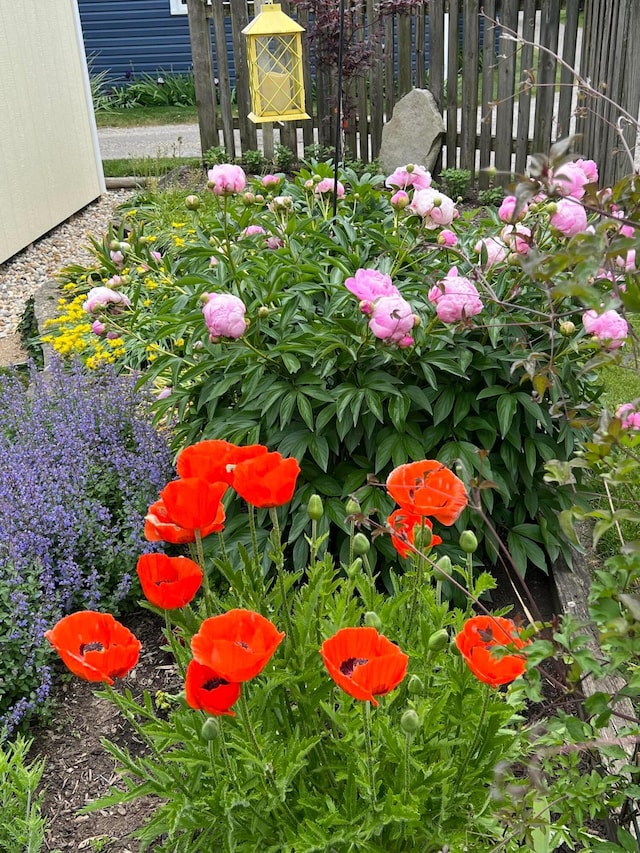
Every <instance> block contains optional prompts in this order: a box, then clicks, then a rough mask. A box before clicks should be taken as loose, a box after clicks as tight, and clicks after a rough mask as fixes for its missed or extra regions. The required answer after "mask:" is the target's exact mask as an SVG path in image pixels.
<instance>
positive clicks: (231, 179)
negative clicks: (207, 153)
mask: <svg viewBox="0 0 640 853" xmlns="http://www.w3.org/2000/svg"><path fill="white" fill-rule="evenodd" d="M208 178H209V183H208V187H209V189H211V190H213V192H214V193H215V194H216V195H226V194H227V193H241V192H242V190H243V189H244V188H245V186H246V185H247V176H246V175H245V173H244V170H243V169H242V168H241V167H240V166H234V165H233V164H232V163H220V164H219V165H218V166H214V167H213V169H209V172H208Z"/></svg>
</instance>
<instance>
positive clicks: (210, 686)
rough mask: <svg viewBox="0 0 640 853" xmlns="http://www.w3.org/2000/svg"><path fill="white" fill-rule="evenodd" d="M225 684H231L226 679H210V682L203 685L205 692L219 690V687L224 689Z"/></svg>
mask: <svg viewBox="0 0 640 853" xmlns="http://www.w3.org/2000/svg"><path fill="white" fill-rule="evenodd" d="M225 684H229V682H228V681H225V680H224V678H210V679H209V681H205V683H204V684H203V685H202V689H203V690H217V689H218V687H222V686H223V685H225Z"/></svg>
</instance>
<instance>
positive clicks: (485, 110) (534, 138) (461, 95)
mask: <svg viewBox="0 0 640 853" xmlns="http://www.w3.org/2000/svg"><path fill="white" fill-rule="evenodd" d="M280 2H281V5H282V8H283V11H285V12H286V13H287V14H289V15H291V17H293V18H295V19H296V20H298V21H299V23H300V24H301V25H302V26H304V27H305V28H306V29H307V33H306V35H305V37H304V38H303V45H304V47H303V50H304V68H305V88H306V98H307V113H308V114H309V115H311V116H312V118H311V119H310V120H307V121H304V122H298V123H297V124H296V123H293V122H286V123H281V124H280V125H277V124H276V125H275V130H274V129H273V128H272V126H271V125H266V126H262V127H260V130H258V129H257V128H256V126H255V125H254V124H252V123H251V121H250V120H249V119H248V118H247V115H248V113H249V112H250V109H251V108H250V104H249V89H248V75H247V74H246V73H243V69H245V68H246V44H245V37H244V36H243V35H242V29H243V28H244V27H245V26H246V25H247V23H248V22H249V20H251V18H252V17H253V15H254V14H255V9H256V7H258V8H259V3H258V2H256V3H255V4H254V2H252V1H251V2H246V0H233V2H232V3H229V4H226V3H224V4H223V3H215V2H214V3H213V4H212V6H211V9H212V12H211V16H212V18H213V26H214V38H215V44H216V51H215V53H216V69H217V77H218V81H219V83H218V92H219V95H218V97H219V102H220V107H219V113H220V115H219V117H218V122H219V125H218V129H217V131H216V132H217V133H220V132H221V134H222V137H221V142H222V143H223V144H224V145H225V147H226V148H227V150H228V151H229V153H231V154H233V155H234V156H240V155H241V153H242V151H246V150H256V149H259V148H261V149H262V150H263V151H264V153H265V154H266V155H267V156H270V155H271V154H272V152H273V146H274V141H275V142H276V143H277V142H279V143H280V144H282V145H285V146H287V147H288V148H290V149H291V150H292V151H294V152H296V153H297V154H298V155H300V154H302V152H303V149H304V147H306V146H308V145H311V144H313V143H319V144H320V145H322V146H331V145H333V144H334V141H335V138H336V127H335V125H336V104H337V83H336V77H337V75H336V71H335V68H331V67H330V66H329V65H328V64H327V63H324V62H316V61H315V58H314V50H313V40H312V38H309V34H310V33H311V32H312V29H311V23H310V21H309V17H308V13H307V12H305V11H303V10H302V9H301V8H300V7H299V6H298V5H297V4H296V3H295V2H294V0H280ZM634 2H635V0H606V2H605V0H587V11H586V12H585V16H586V17H585V16H582V15H581V13H580V11H579V9H580V3H579V2H578V0H544V1H543V2H542V3H540V2H539V0H538V2H536V0H501V2H500V0H429V2H428V3H427V2H425V3H424V4H423V5H419V6H415V7H414V8H413V10H412V11H411V12H410V13H404V14H395V15H390V16H385V17H383V18H381V17H379V15H378V13H377V9H378V3H377V2H376V0H346V3H347V6H348V9H349V18H348V20H349V32H348V34H347V36H348V38H349V39H352V40H354V41H356V42H357V41H358V40H360V41H363V42H365V43H366V44H368V45H370V46H371V48H372V52H373V53H372V57H371V62H370V63H369V64H368V68H367V69H366V70H365V71H364V72H363V73H362V74H360V75H359V76H353V77H348V76H347V77H345V81H344V85H343V93H342V96H343V97H342V106H343V109H344V112H343V121H342V128H341V136H342V141H343V145H344V147H345V148H346V150H347V151H348V153H349V156H350V157H351V158H352V159H356V158H357V159H360V160H362V161H363V162H364V163H368V162H370V161H371V160H373V159H375V158H376V157H377V156H378V153H379V151H380V145H381V140H382V128H383V124H384V122H385V121H387V120H388V119H389V118H390V117H391V115H392V114H393V108H394V104H395V103H396V101H397V100H398V99H399V98H401V97H402V96H403V95H404V94H406V93H407V92H409V91H410V90H411V89H412V88H414V87H416V88H428V89H430V90H431V92H432V93H433V95H434V97H435V100H436V103H437V104H438V106H439V107H440V109H441V110H442V113H443V117H444V120H445V125H446V135H445V139H444V147H443V153H442V158H441V161H440V163H439V164H438V165H439V166H440V165H441V166H442V167H446V168H460V169H468V170H469V171H470V172H471V173H472V175H477V176H478V177H479V182H480V185H481V186H487V185H488V182H489V180H490V179H489V172H488V171H487V170H489V169H492V168H494V167H495V169H496V170H498V178H497V180H498V181H500V182H501V183H506V182H508V180H509V176H510V175H511V174H512V173H513V172H514V171H515V172H517V173H521V172H523V171H524V170H525V167H526V161H527V156H528V154H530V153H531V152H532V151H541V152H543V151H548V149H549V146H550V144H551V143H552V142H553V141H555V140H556V139H560V138H563V137H565V136H567V135H568V134H569V133H571V132H574V131H575V130H576V110H577V111H578V113H579V114H580V113H581V112H582V115H584V114H585V107H584V104H582V106H580V107H579V104H578V95H579V91H578V87H577V86H576V85H575V78H574V75H573V73H572V71H571V69H572V68H576V67H580V63H582V74H583V76H590V77H591V79H592V80H594V81H597V82H598V83H602V84H603V85H604V86H606V85H607V80H606V76H605V77H601V76H599V75H600V74H601V73H604V72H605V71H607V73H609V72H610V73H616V75H617V76H616V79H617V80H618V82H619V83H620V81H621V79H622V81H624V75H622V77H621V75H620V73H619V71H618V72H616V71H615V68H616V61H617V60H616V59H613V58H612V59H610V60H609V61H608V63H607V62H605V61H604V60H602V53H603V52H607V55H609V56H611V57H615V56H619V51H618V52H616V44H615V42H612V43H611V44H607V43H605V44H602V42H601V41H600V39H599V35H598V33H597V32H596V31H595V30H594V27H595V26H596V25H598V23H599V21H600V18H599V17H598V15H599V13H598V11H597V8H598V4H600V3H601V4H602V7H603V9H604V8H606V7H607V6H608V7H611V6H614V7H616V9H617V8H618V7H622V6H624V7H625V9H626V8H627V6H628V7H629V8H631V7H632V6H633V3H634ZM336 3H337V0H336ZM639 5H640V4H639ZM594 10H595V11H594ZM605 14H607V15H610V13H608V12H604V11H603V12H602V15H605ZM633 14H634V13H633V12H630V13H628V14H627V15H626V17H625V15H623V14H622V13H621V12H620V13H618V12H616V15H617V17H616V21H617V23H616V26H619V27H622V26H625V25H627V26H628V27H630V29H631V32H632V33H633V32H636V33H637V29H638V27H640V15H637V16H636V17H637V20H633V19H630V17H629V16H630V15H631V16H633ZM583 17H585V20H584V22H583ZM589 25H591V30H590V31H588V28H589ZM636 25H637V26H636ZM229 28H230V30H231V34H232V44H233V58H234V65H235V70H236V73H235V91H234V92H233V94H235V97H236V99H237V107H238V118H237V119H235V120H234V119H233V117H232V86H231V78H230V74H229V69H228V59H227V44H226V38H225V33H226V32H228V31H229ZM608 32H609V33H610V35H611V36H613V33H614V29H613V25H610V27H609V30H608ZM637 35H638V37H640V33H637ZM627 41H628V34H627V36H626V37H625V45H626V44H627ZM637 43H638V42H637V40H636V42H635V44H636V45H637ZM585 44H586V45H587V50H586V52H585V51H584V50H583V45H585ZM637 55H638V52H637V51H636V53H635V54H633V52H632V51H631V50H630V56H631V59H632V60H634V57H635V56H637ZM586 61H588V62H591V66H587V67H586V71H585V62H586ZM635 67H637V61H636V66H634V68H635ZM591 72H593V73H591ZM639 79H640V75H639ZM631 85H632V88H633V87H634V86H636V84H635V83H632V84H631ZM636 88H637V86H636ZM621 89H624V85H622V86H620V85H619V86H618V90H617V94H618V96H624V91H621ZM312 95H313V97H312ZM581 97H582V95H581ZM638 97H640V95H639V96H638ZM634 98H636V94H635V91H634V92H632V97H631V102H630V104H629V105H628V108H629V110H631V111H633V109H635V111H636V115H637V109H638V103H637V102H635V104H634ZM590 111H591V112H594V110H589V109H587V110H586V112H587V113H589V112H590ZM609 123H611V121H610V122H609ZM583 124H584V122H583ZM578 129H580V128H578ZM234 131H235V133H234ZM596 137H597V134H595V133H592V134H591V137H590V150H586V151H583V152H582V153H583V154H585V156H595V157H597V158H598V159H600V160H602V159H603V157H604V158H606V159H608V156H607V155H608V153H609V152H610V150H611V147H612V146H613V145H614V143H615V140H614V139H612V137H611V136H608V137H606V145H607V146H608V147H607V148H606V149H604V150H603V148H602V144H600V143H601V140H600V138H596ZM627 169H628V166H627Z"/></svg>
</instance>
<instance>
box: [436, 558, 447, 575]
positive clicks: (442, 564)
mask: <svg viewBox="0 0 640 853" xmlns="http://www.w3.org/2000/svg"><path fill="white" fill-rule="evenodd" d="M436 566H437V568H438V569H440V572H438V571H437V569H436V578H437V577H438V576H439V575H440V573H443V574H444V575H450V574H451V560H450V559H449V557H447V555H446V554H445V555H444V556H443V557H440V559H439V560H438V562H437V563H436Z"/></svg>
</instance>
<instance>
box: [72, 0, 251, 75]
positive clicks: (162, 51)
mask: <svg viewBox="0 0 640 853" xmlns="http://www.w3.org/2000/svg"><path fill="white" fill-rule="evenodd" d="M78 7H79V11H80V21H81V23H82V33H83V37H84V44H85V50H86V53H87V57H88V59H89V61H90V64H91V69H92V71H93V72H95V73H98V72H100V71H103V70H104V71H107V72H108V75H109V77H108V79H109V81H110V82H111V83H124V82H125V80H127V79H128V77H129V76H130V74H131V73H133V74H142V73H148V74H156V73H157V72H158V71H160V70H163V71H174V72H186V71H190V70H191V67H192V62H191V44H190V42H189V21H188V19H187V16H186V15H172V14H171V11H170V8H169V0H79V2H78ZM226 36H227V45H228V56H229V71H230V74H231V78H232V81H233V80H234V79H235V70H234V64H233V50H232V48H231V31H230V27H229V28H228V30H227V33H226ZM212 42H213V28H212ZM212 50H213V55H214V68H215V66H216V62H215V45H214V44H213V43H212Z"/></svg>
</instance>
